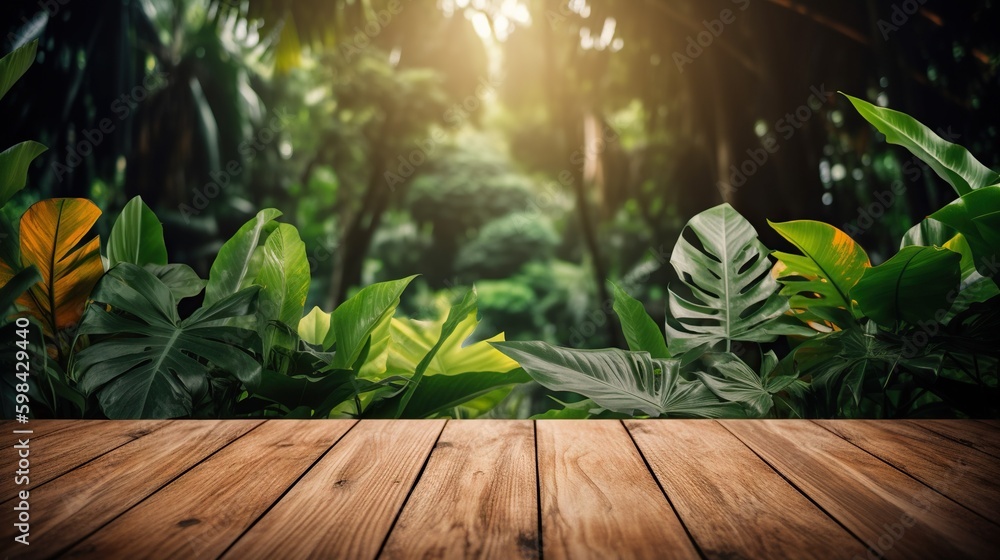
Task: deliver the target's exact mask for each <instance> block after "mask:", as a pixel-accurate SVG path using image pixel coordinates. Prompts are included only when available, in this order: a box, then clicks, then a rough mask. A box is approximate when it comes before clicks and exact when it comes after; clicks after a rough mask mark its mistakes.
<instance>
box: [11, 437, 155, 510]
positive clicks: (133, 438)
mask: <svg viewBox="0 0 1000 560" xmlns="http://www.w3.org/2000/svg"><path fill="white" fill-rule="evenodd" d="M108 421H109V422H113V420H108ZM169 423H170V421H169V420H164V421H161V422H160V423H158V424H156V427H154V428H152V429H142V430H139V431H138V433H139V435H137V436H135V437H132V439H130V440H128V441H123V442H122V443H120V444H119V445H116V446H114V447H112V448H109V449H107V450H105V451H104V452H103V453H100V454H99V455H95V456H94V457H91V458H90V459H87V460H86V461H84V462H82V463H80V464H79V465H76V466H75V467H73V468H71V469H69V470H67V471H66V472H64V473H62V474H60V475H58V476H54V477H52V478H50V479H48V480H46V481H44V482H41V483H39V484H36V485H33V486H30V487H29V490H31V491H32V492H34V491H35V490H37V489H39V488H41V487H43V486H45V485H46V484H49V483H50V482H53V481H55V480H59V479H60V478H62V477H64V476H67V475H70V474H72V473H73V472H74V471H76V470H77V469H80V468H82V467H85V466H87V465H89V464H90V463H93V462H94V461H96V460H98V459H100V458H101V457H104V456H105V455H107V454H108V453H111V452H112V451H116V450H118V449H120V448H122V447H125V446H126V445H129V444H130V443H135V442H136V441H139V440H140V439H142V438H144V437H146V436H148V435H149V434H151V433H153V432H156V431H157V430H160V429H162V428H164V427H166V426H167V425H168V424H169ZM67 429H70V428H61V429H59V430H56V431H55V432H51V433H52V434H58V433H59V432H62V431H64V430H67ZM46 435H50V434H46ZM13 501H14V498H13V497H12V498H10V499H8V500H4V501H2V502H0V506H5V505H6V504H7V502H13Z"/></svg>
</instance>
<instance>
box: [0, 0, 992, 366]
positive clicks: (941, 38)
mask: <svg viewBox="0 0 1000 560" xmlns="http://www.w3.org/2000/svg"><path fill="white" fill-rule="evenodd" d="M994 4H995V2H991V1H988V0H983V1H978V2H944V1H941V0H897V1H895V2H891V1H889V0H867V1H863V0H853V1H850V2H821V1H818V0H712V1H695V0H641V1H640V0H411V1H409V0H353V1H345V0H340V1H318V0H299V1H292V0H242V1H238V0H105V1H96V0H95V1H93V2H78V1H77V2H73V1H68V0H45V1H38V0H7V1H5V2H4V5H3V7H2V8H0V14H2V16H0V25H2V27H0V31H2V33H3V36H2V38H0V39H2V45H3V47H2V49H0V50H2V52H3V53H7V52H9V51H11V50H12V49H14V48H15V47H17V46H20V45H23V44H25V43H27V42H29V41H31V40H34V39H38V41H39V48H38V54H37V59H36V64H35V66H34V68H33V69H32V70H31V71H30V72H28V73H27V74H26V75H25V76H24V79H23V80H21V81H20V82H19V83H18V84H16V85H15V86H14V87H13V88H12V89H11V91H10V92H9V94H8V95H7V97H6V99H5V101H6V102H7V103H8V105H6V106H7V107H8V109H7V110H4V112H3V115H4V121H3V122H4V126H3V127H0V146H8V145H12V144H14V143H15V142H17V141H20V140H23V139H25V138H34V139H37V140H38V141H39V142H41V143H43V144H45V145H46V146H48V147H49V151H48V152H46V153H45V154H44V155H42V156H41V157H39V158H38V159H37V160H36V161H35V163H34V164H33V166H32V168H31V169H30V172H29V173H30V180H31V181H30V182H31V185H32V188H30V189H25V190H24V191H22V192H21V193H20V194H19V195H18V197H17V198H15V200H14V201H13V202H12V203H11V204H9V205H8V208H7V209H6V210H5V211H7V212H9V213H10V215H12V216H15V215H20V214H21V212H23V210H24V209H25V208H27V207H28V206H29V205H30V204H31V203H32V202H34V201H36V200H39V199H43V198H47V197H85V198H91V199H93V200H95V201H96V202H97V204H98V205H99V206H100V207H101V208H102V209H103V210H105V211H106V212H116V211H118V210H120V209H121V208H122V207H123V206H124V204H125V203H126V202H127V201H128V200H130V199H131V198H132V197H134V196H136V195H141V196H142V199H143V200H144V201H145V202H146V203H147V204H148V205H150V206H151V207H152V208H153V209H154V210H155V211H156V214H157V215H158V216H159V217H160V219H161V220H162V221H163V222H164V229H165V231H166V232H167V235H166V239H167V244H168V248H169V250H170V254H171V256H172V258H173V259H174V260H176V261H180V262H185V263H187V264H190V265H191V266H192V267H194V269H195V270H196V271H197V272H198V273H199V274H200V275H201V276H202V277H206V276H207V273H208V267H209V266H210V264H211V262H212V260H213V259H214V258H215V255H216V253H217V252H218V250H219V247H220V246H221V244H222V242H223V241H224V240H226V239H228V238H229V237H230V236H231V235H232V234H233V233H234V232H235V231H236V230H237V229H238V228H239V226H240V225H241V224H243V223H244V222H246V221H247V220H248V219H249V218H251V217H252V216H253V215H254V214H255V213H256V211H257V209H259V208H263V207H269V206H273V207H276V208H279V209H280V210H282V212H283V213H284V216H285V218H284V219H286V220H288V221H289V222H291V223H293V224H295V225H296V226H297V227H298V228H299V231H300V232H301V235H302V239H303V240H304V241H305V243H306V247H307V254H308V256H309V265H310V268H311V269H312V277H313V282H312V284H311V287H310V290H311V291H310V296H309V299H310V305H311V304H313V303H315V304H318V305H322V306H324V307H326V308H331V307H332V306H333V305H335V304H337V303H339V302H342V301H344V300H345V299H346V298H347V297H348V296H349V295H351V294H353V293H354V292H356V290H357V289H359V288H360V287H361V286H364V285H367V284H370V283H371V282H374V281H379V280H387V279H390V278H398V277H402V276H406V275H410V274H414V273H418V274H421V277H420V278H419V279H418V280H416V281H415V284H414V286H416V289H417V290H418V291H419V293H420V294H421V295H420V297H416V298H412V299H411V300H409V301H404V302H403V305H404V306H409V307H410V309H409V311H411V312H412V313H414V314H416V315H420V314H421V313H431V312H432V311H433V310H434V309H435V305H436V304H435V302H436V301H438V297H437V294H440V293H451V292H453V291H454V290H456V289H458V288H459V287H465V286H470V285H472V284H475V285H476V287H477V289H478V292H479V305H480V309H481V311H482V314H483V317H484V322H485V323H486V324H485V325H483V326H482V327H481V329H482V333H481V334H482V336H484V337H486V336H490V335H491V334H492V333H494V332H496V331H497V330H500V329H503V330H506V331H507V333H508V337H509V338H513V339H543V340H550V341H562V342H564V343H569V344H571V345H573V346H578V347H598V346H604V345H609V344H610V345H621V344H622V341H621V340H620V336H621V335H620V334H619V333H620V330H619V329H618V328H617V326H615V325H613V324H612V322H613V318H612V317H613V315H612V314H610V313H608V308H609V306H610V301H611V295H610V293H609V287H608V285H607V284H606V282H605V280H606V279H612V280H614V281H616V282H617V283H618V284H619V285H622V286H627V287H628V291H629V292H630V293H631V294H632V295H634V296H636V297H637V298H638V299H639V300H640V301H642V302H643V303H644V304H645V306H646V308H647V310H648V311H649V313H651V314H652V315H653V317H654V318H656V320H657V322H658V323H659V324H663V318H664V309H665V300H666V297H667V295H666V289H665V287H666V286H667V285H668V282H670V281H672V280H674V278H673V274H674V273H673V271H672V269H671V267H670V266H667V260H669V251H670V248H671V247H672V246H673V242H674V240H675V239H676V238H677V236H678V234H679V232H680V230H681V228H682V226H683V225H684V224H685V222H686V221H687V220H688V218H690V217H691V216H694V215H695V214H697V213H699V212H701V211H703V210H705V209H707V208H710V207H712V206H715V205H716V204H718V203H721V202H729V203H731V204H732V205H733V206H734V207H735V208H736V209H737V210H739V212H740V213H742V214H743V215H744V216H746V217H747V219H748V220H749V221H750V222H751V223H753V224H755V225H757V226H758V230H759V232H760V235H761V237H762V239H763V240H764V241H765V242H766V244H767V245H768V246H770V247H785V246H787V244H785V245H783V243H784V241H783V240H781V239H780V237H778V236H777V235H776V234H775V233H774V232H773V231H767V230H766V228H763V227H760V226H761V225H763V224H765V223H766V222H765V219H770V220H772V221H785V220H789V219H795V218H810V219H817V220H824V221H826V222H829V223H831V224H834V225H837V226H838V227H841V229H843V230H844V231H846V232H848V233H849V234H851V235H852V236H853V237H854V238H855V239H856V240H857V241H859V242H861V243H862V244H863V245H864V246H865V247H867V248H868V249H869V254H870V255H871V258H872V261H873V262H874V263H878V262H880V261H882V260H885V259H886V258H888V256H890V255H891V254H892V253H893V252H894V251H895V249H896V248H897V247H898V246H899V241H900V238H901V237H902V235H903V233H904V232H906V230H907V229H908V228H909V227H910V226H911V225H913V224H914V223H916V222H917V221H918V220H919V219H920V218H922V217H923V216H925V215H927V214H929V213H930V212H932V211H933V210H934V209H936V208H938V207H940V206H942V205H943V204H945V203H946V202H948V201H949V200H950V199H951V198H952V195H951V194H950V193H949V191H950V189H949V188H948V185H947V184H945V183H944V182H943V181H941V180H940V179H938V178H937V177H936V176H935V175H934V174H933V173H928V172H927V171H928V170H927V168H926V166H925V165H924V164H922V163H921V162H920V161H919V160H917V159H915V158H913V157H912V156H909V155H908V154H907V153H906V152H905V151H902V150H899V149H897V148H895V147H892V146H889V145H887V144H886V143H885V142H884V140H883V139H882V137H881V135H879V134H877V133H876V132H875V131H874V130H873V129H872V128H871V127H870V126H869V125H868V124H867V123H866V122H864V121H863V120H862V119H861V118H860V117H858V116H857V114H856V113H854V112H853V111H852V110H850V105H849V103H848V102H847V100H846V99H845V98H843V97H842V96H839V95H837V94H836V92H837V91H844V92H847V93H850V94H852V95H855V96H857V97H861V98H865V99H867V100H869V101H871V102H873V103H875V104H877V105H880V106H891V107H893V108H894V109H897V110H901V111H905V112H907V113H909V114H912V115H914V116H917V117H918V118H920V120H921V121H923V122H924V123H926V124H928V126H930V127H931V128H933V129H935V130H937V131H938V133H939V134H940V135H941V136H943V137H945V138H946V139H950V140H952V141H956V142H960V143H961V144H962V145H964V146H966V147H967V148H968V149H969V150H970V151H971V152H972V153H973V154H975V156H976V157H978V158H979V159H980V161H982V162H983V163H984V164H985V165H987V166H990V167H992V168H994V169H995V168H997V167H998V165H1000V157H998V154H1000V151H998V150H997V144H998V137H997V123H1000V119H998V109H997V108H996V106H995V105H993V104H992V103H991V102H990V101H989V100H990V99H996V98H997V97H998V95H997V94H998V89H1000V88H998V86H1000V80H998V75H997V71H998V62H1000V58H998V56H1000V45H998V39H997V35H996V33H995V29H994V28H995V25H996V23H997V21H1000V17H998V8H997V7H996V6H995V5H994ZM10 107H14V108H15V109H13V110H11V109H10ZM98 227H105V228H110V223H109V224H106V225H99V226H98ZM102 234H103V235H102V237H106V234H107V232H102Z"/></svg>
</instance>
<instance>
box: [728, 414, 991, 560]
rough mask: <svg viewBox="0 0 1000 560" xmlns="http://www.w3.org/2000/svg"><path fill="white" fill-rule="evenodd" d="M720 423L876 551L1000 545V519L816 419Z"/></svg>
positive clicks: (936, 552) (974, 553) (895, 554)
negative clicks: (950, 496)
mask: <svg viewBox="0 0 1000 560" xmlns="http://www.w3.org/2000/svg"><path fill="white" fill-rule="evenodd" d="M845 422H853V421H845ZM719 423H720V424H722V425H723V426H724V427H725V428H726V429H727V430H729V431H730V432H732V433H733V434H735V435H736V436H737V437H739V438H740V439H741V440H742V441H743V442H744V443H746V444H747V445H748V446H750V447H751V448H752V449H753V450H754V451H755V452H756V453H757V454H758V455H760V456H761V457H762V458H763V459H764V460H765V461H767V462H768V464H770V465H771V466H772V467H773V468H775V469H776V470H777V471H779V472H780V473H781V474H782V475H784V476H785V478H787V479H788V480H789V481H790V482H791V483H792V484H794V485H795V486H796V487H797V488H798V489H799V490H800V491H802V492H803V493H805V494H806V495H808V496H809V497H810V498H811V499H812V500H813V501H814V502H816V503H817V504H818V505H819V506H820V507H821V508H823V510H824V511H826V512H827V513H828V514H830V515H831V516H833V517H834V518H835V519H837V520H838V521H839V522H840V523H841V524H842V525H844V527H846V528H847V529H848V530H850V531H851V533H853V534H854V535H856V536H857V537H859V538H860V539H862V540H863V541H864V542H865V543H866V544H867V545H868V547H869V553H868V555H874V557H879V555H884V556H885V557H887V558H959V557H974V558H988V557H991V556H992V555H993V553H995V552H996V550H997V547H1000V532H998V531H997V530H996V526H995V525H993V524H992V523H990V522H988V521H985V520H983V519H982V518H981V517H979V516H978V515H976V514H974V513H972V512H971V511H969V510H967V509H965V508H964V507H962V506H960V505H958V504H956V503H955V502H953V501H951V500H949V499H947V498H945V497H944V496H941V495H940V494H938V493H937V492H935V491H934V490H931V489H930V488H928V487H927V486H924V485H923V484H921V483H920V482H918V481H916V480H914V479H913V478H911V477H910V476H908V475H906V474H904V473H902V472H900V471H898V470H896V469H895V468H893V467H892V466H890V465H887V464H886V463H884V462H882V461H880V460H879V459H877V458H875V457H873V456H871V455H870V454H868V453H867V452H865V451H863V450H861V449H859V448H858V447H855V446H854V445H852V444H851V443H849V442H847V441H845V440H844V439H841V438H840V437H838V436H836V435H834V434H833V433H831V432H829V431H827V430H826V429H824V428H822V427H821V426H819V425H817V424H815V423H812V422H802V421H798V420H754V421H739V420H723V421H720V422H719Z"/></svg>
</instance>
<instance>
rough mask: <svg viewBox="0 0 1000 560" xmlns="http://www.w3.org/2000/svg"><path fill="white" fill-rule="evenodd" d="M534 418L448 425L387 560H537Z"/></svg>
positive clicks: (408, 504)
mask: <svg viewBox="0 0 1000 560" xmlns="http://www.w3.org/2000/svg"><path fill="white" fill-rule="evenodd" d="M539 548H540V542H539V535H538V492H537V485H536V479H535V430H534V426H533V424H532V422H531V421H530V420H459V421H452V422H449V423H448V424H447V425H446V426H445V429H444V432H442V434H441V437H440V439H439V440H438V443H437V445H436V446H435V447H434V451H433V452H432V454H431V458H430V460H429V461H428V463H427V468H426V469H424V473H423V475H422V476H421V477H420V481H419V482H418V483H417V485H416V487H415V488H414V490H413V493H412V494H411V495H410V499H409V500H407V502H406V506H405V507H404V508H403V512H402V514H401V515H400V518H399V521H398V522H397V523H396V525H395V526H394V527H393V529H392V532H391V534H390V535H389V540H388V542H387V543H386V546H385V549H384V550H383V552H382V554H381V556H380V557H381V558H538V552H539Z"/></svg>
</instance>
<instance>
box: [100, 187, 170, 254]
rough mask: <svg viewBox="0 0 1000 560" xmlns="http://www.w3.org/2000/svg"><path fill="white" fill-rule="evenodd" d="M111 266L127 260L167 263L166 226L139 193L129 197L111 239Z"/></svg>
mask: <svg viewBox="0 0 1000 560" xmlns="http://www.w3.org/2000/svg"><path fill="white" fill-rule="evenodd" d="M107 257H108V267H109V268H110V267H114V266H115V265H116V264H118V263H122V262H127V263H132V264H134V265H138V266H146V265H147V264H151V265H157V266H163V265H166V264H167V245H166V243H164V241H163V226H162V225H160V220H159V219H157V217H156V214H154V213H153V211H152V210H150V209H149V207H148V206H146V205H145V204H144V203H143V202H142V199H141V198H139V197H138V196H137V197H135V198H133V199H132V200H130V201H128V204H126V205H125V208H123V209H122V213H121V214H120V215H119V216H118V219H117V220H115V225H114V226H113V227H112V228H111V237H110V238H109V239H108V249H107Z"/></svg>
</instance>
